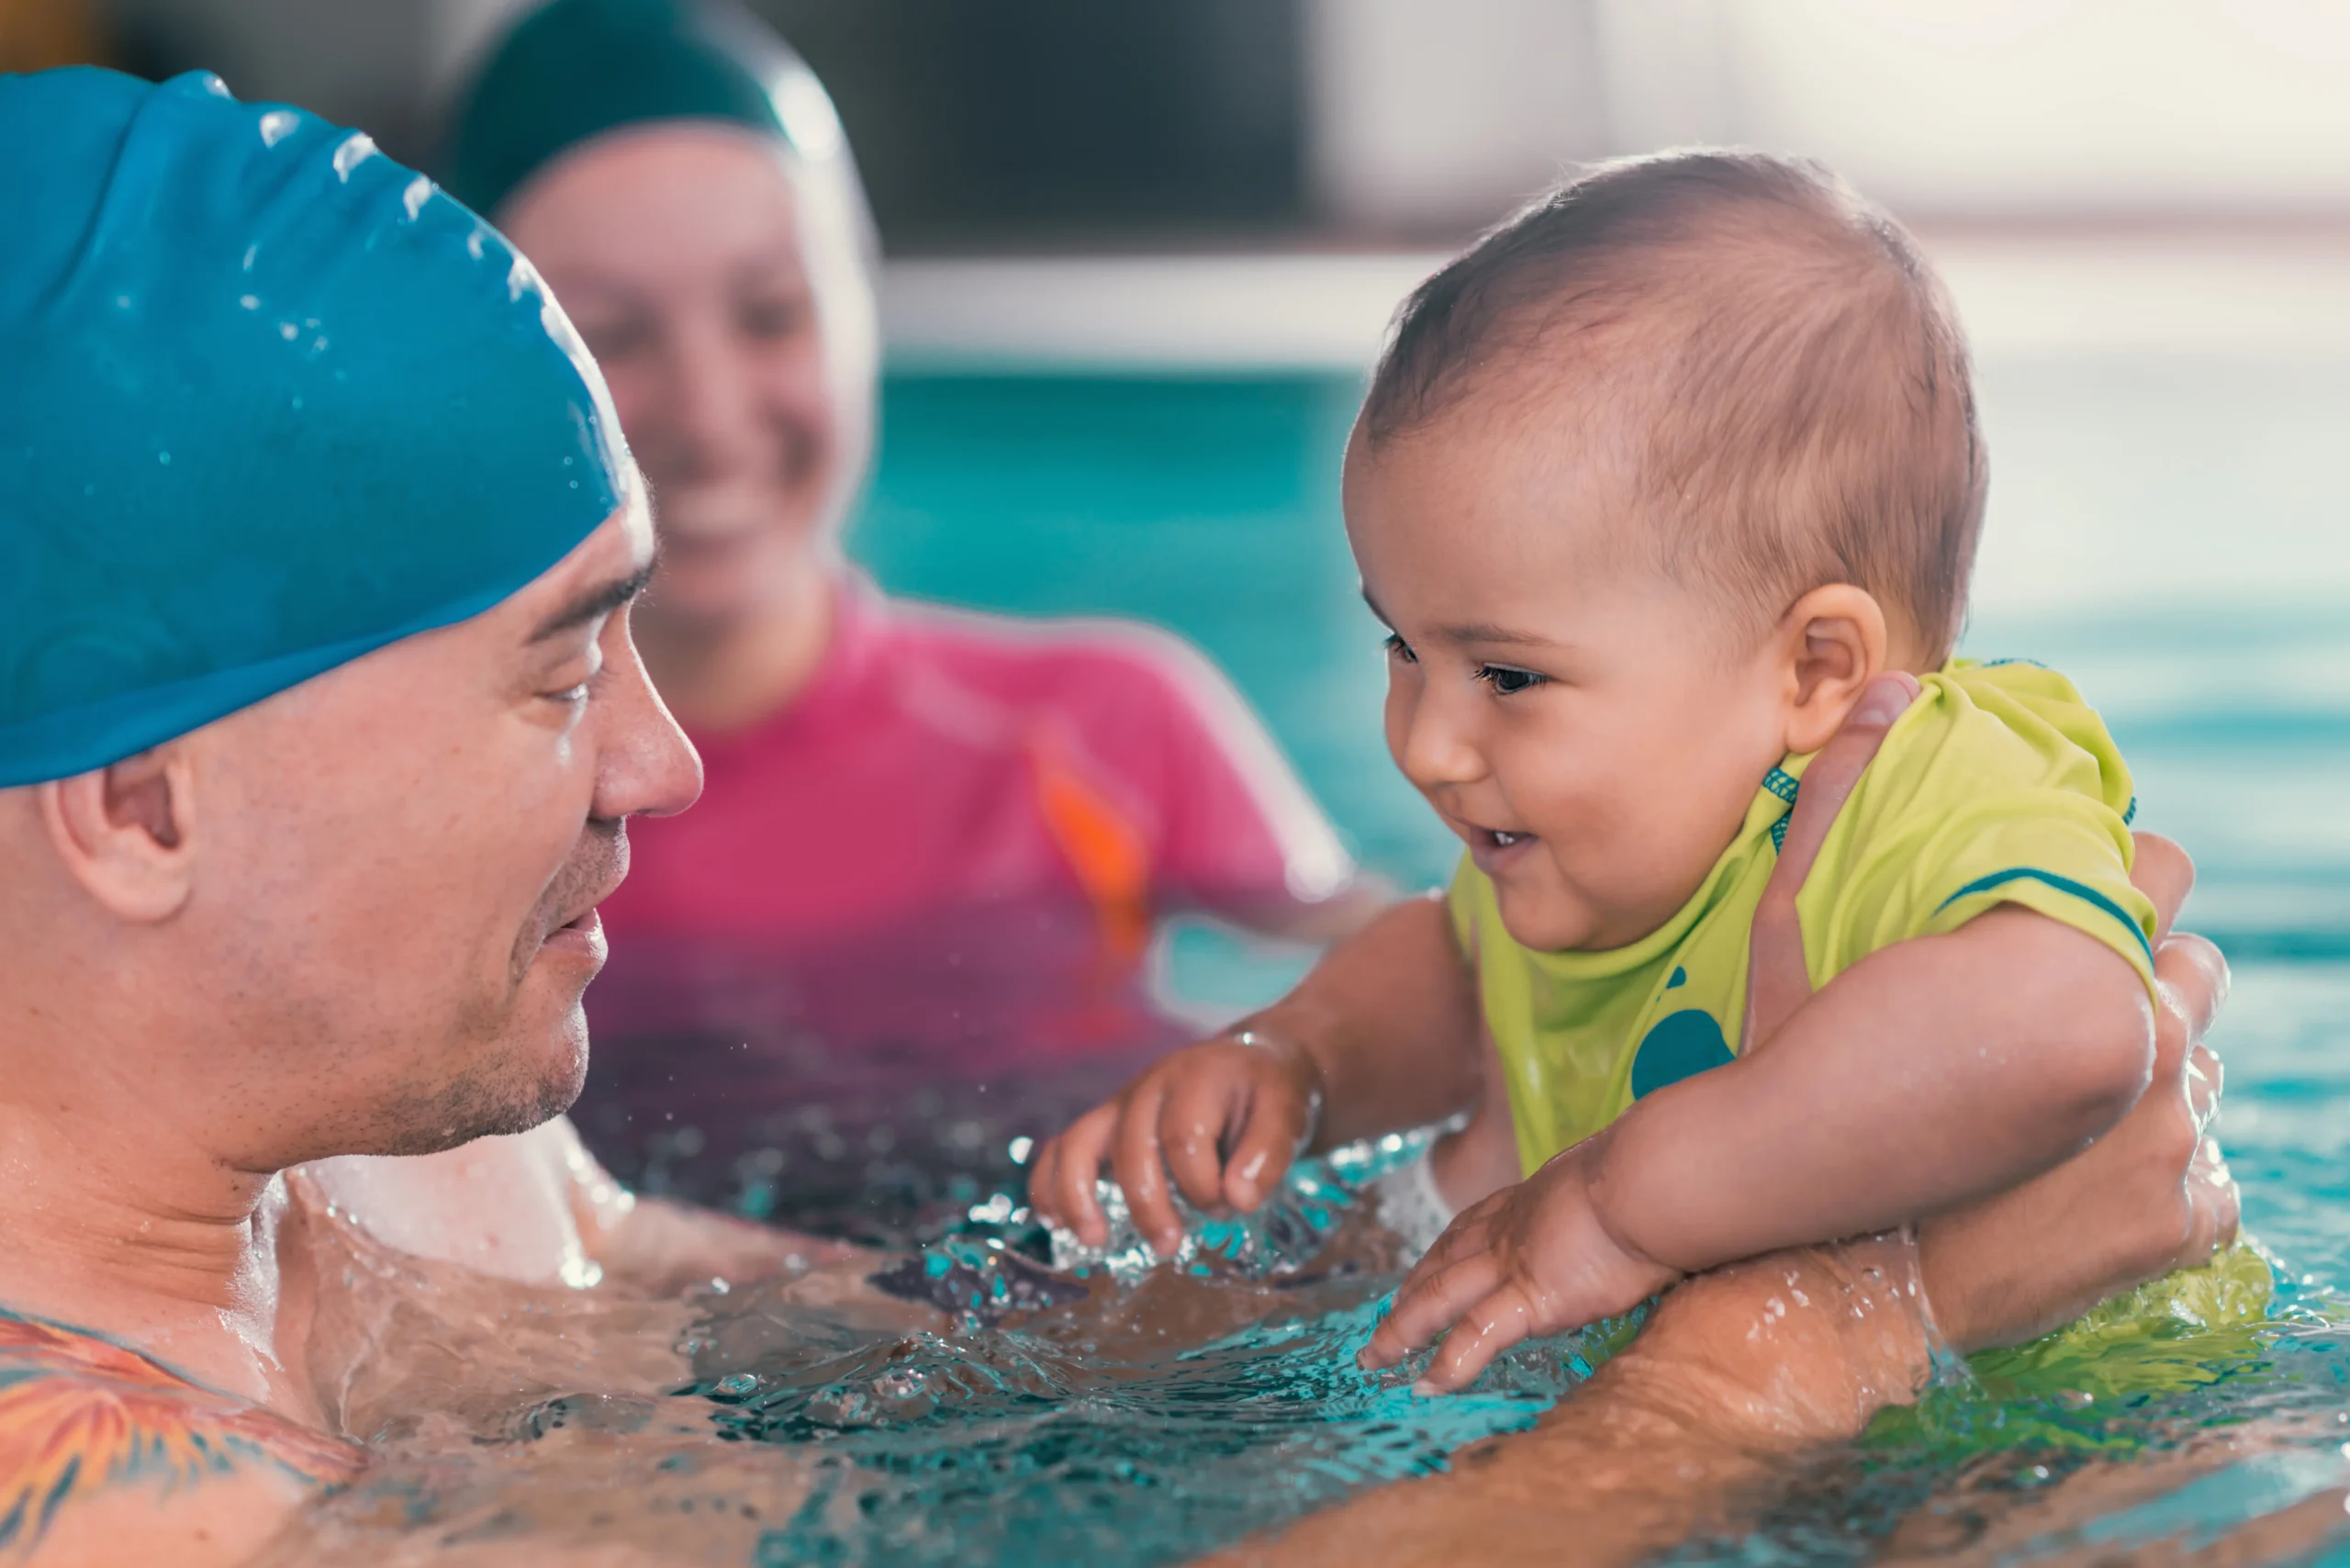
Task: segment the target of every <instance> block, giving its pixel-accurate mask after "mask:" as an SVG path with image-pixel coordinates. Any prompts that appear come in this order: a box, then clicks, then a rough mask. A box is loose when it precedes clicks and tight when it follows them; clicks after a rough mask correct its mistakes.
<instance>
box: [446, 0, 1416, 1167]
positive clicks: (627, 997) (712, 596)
mask: <svg viewBox="0 0 2350 1568" xmlns="http://www.w3.org/2000/svg"><path fill="white" fill-rule="evenodd" d="M446 183H447V185H448V186H449V189H450V190H451V192H452V193H453V195H455V196H458V197H459V198H460V199H462V200H464V201H465V202H467V203H468V204H469V205H471V206H473V207H475V209H476V210H477V211H480V212H483V213H486V214H488V215H490V216H491V217H492V218H493V219H494V220H495V221H496V222H497V223H498V225H499V226H500V227H501V228H502V229H503V230H505V232H506V233H507V234H508V235H509V237H510V238H511V239H512V240H513V241H514V242H515V244H516V246H517V247H518V248H519V249H520V250H521V251H522V252H524V253H525V254H526V255H528V256H529V257H530V258H531V260H532V263H533V264H535V265H536V266H537V267H538V268H539V270H540V271H541V272H542V273H543V274H544V276H545V278H546V280H547V281H548V283H549V284H550V285H552V286H553V287H554V292H555V294H556V295H557V297H560V298H561V299H562V301H563V303H564V305H565V308H567V309H568V311H569V312H570V315H571V317H572V319H574V321H576V324H577V326H578V328H579V330H580V333H581V335H582V336H583V337H584V338H585V339H586V340H587V342H588V345H589V347H590V348H591V349H592V350H593V351H594V353H595V354H596V357H597V360H598V361H599V363H600V364H602V366H603V368H604V372H605V375H607V376H608V377H609V379H610V383H611V387H612V394H613V398H614V399H615V401H616V403H617V405H618V409H619V413H620V417H621V426H622V428H623V429H624V430H625V431H626V432H627V434H628V439H629V441H630V442H631V443H632V446H633V448H634V450H635V453H636V455H637V457H638V460H639V461H640V462H641V463H642V465H643V469H644V472H645V474H646V476H648V477H649V478H650V480H651V481H652V485H653V488H654V496H655V511H656V514H657V517H658V521H659V527H660V531H661V543H662V564H661V568H660V576H659V578H658V580H657V582H656V584H655V588H654V590H653V592H652V594H651V595H650V596H649V597H648V599H646V600H645V602H644V603H643V606H642V607H641V609H640V610H639V611H638V637H639V641H640V644H641V645H642V647H643V653H644V657H645V661H646V664H647V665H648V666H650V668H651V670H652V673H653V676H654V679H655V684H656V685H657V686H658V687H659V689H660V690H661V692H662V694H663V696H664V697H665V698H666V700H668V702H669V704H670V706H671V707H672V708H673V709H674V710H675V711H676V713H677V717H678V718H679V719H680V720H681V721H682V722H684V724H685V726H686V728H687V730H688V733H690V734H691V735H692V736H693V739H694V742H695V744H696V745H697V746H699V748H700V751H701V754H702V757H703V760H704V763H705V765H706V767H707V768H708V786H707V788H706V790H704V793H703V795H702V798H701V801H700V803H699V805H698V806H697V807H696V808H695V809H694V810H693V811H692V812H688V813H687V814H686V815H684V816H682V817H678V818H675V819H672V820H668V821H664V822H659V823H641V824H638V826H637V827H636V828H635V830H634V837H635V859H634V866H633V869H632V873H631V875H630V878H629V880H628V883H627V885H626V886H625V887H624V888H622V889H621V891H620V893H619V894H618V895H617V896H616V897H614V898H613V899H612V900H611V901H610V902H609V903H608V904H606V906H605V918H606V920H607V921H608V922H609V923H610V929H611V933H612V959H611V963H610V967H609V968H608V969H607V970H606V971H605V974H604V977H603V979H602V980H600V982H599V984H598V985H597V986H596V987H595V988H594V990H593V991H592V992H591V993H590V996H589V1013H590V1014H591V1018H592V1021H593V1025H594V1030H595V1041H596V1046H595V1053H594V1064H595V1065H594V1069H593V1073H592V1077H591V1080H590V1084H589V1088H588V1093H587V1095H586V1097H585V1098H584V1099H583V1101H582V1103H581V1105H580V1107H579V1121H580V1124H581V1126H582V1127H583V1128H584V1129H585V1130H586V1132H587V1134H588V1137H589V1139H590V1141H591V1142H592V1143H594V1144H596V1145H597V1146H598V1152H599V1153H600V1154H602V1155H603V1156H604V1157H605V1158H606V1159H608V1160H610V1162H611V1164H612V1165H613V1167H614V1169H615V1170H619V1171H620V1172H621V1173H622V1174H623V1175H626V1176H632V1177H634V1178H636V1179H638V1180H640V1181H650V1182H652V1183H654V1184H655V1185H659V1184H661V1183H662V1182H664V1181H665V1180H666V1181H667V1182H675V1183H679V1184H682V1185H686V1186H688V1187H695V1188H699V1190H700V1191H701V1192H702V1193H704V1194H705V1195H724V1194H727V1193H733V1195H735V1196H737V1197H738V1198H746V1199H747V1201H748V1203H749V1204H750V1206H751V1207H752V1208H754V1209H755V1210H756V1209H758V1208H760V1207H762V1206H763V1199H762V1194H764V1193H772V1192H788V1193H791V1194H792V1195H793V1196H794V1198H795V1199H796V1200H798V1201H799V1202H800V1203H801V1204H803V1205H804V1204H805V1203H807V1202H808V1201H809V1200H810V1198H811V1193H834V1194H835V1195H837V1194H841V1193H847V1192H849V1191H852V1190H855V1189H858V1188H863V1187H867V1186H870V1185H872V1184H874V1183H876V1182H880V1183H882V1184H885V1185H886V1184H887V1183H888V1182H890V1180H891V1179H892V1176H893V1173H895V1172H898V1171H900V1170H902V1167H903V1162H904V1159H905V1158H906V1155H907V1153H908V1150H907V1149H906V1148H904V1147H903V1146H902V1133H901V1129H900V1127H899V1126H897V1125H895V1124H897V1123H898V1122H899V1121H900V1120H901V1115H900V1113H911V1120H910V1121H908V1122H907V1126H909V1127H913V1128H917V1129H918V1128H919V1127H923V1126H928V1127H933V1128H936V1129H943V1131H944V1132H945V1134H946V1135H947V1136H948V1137H949V1139H950V1142H951V1143H952V1144H953V1145H954V1146H956V1148H955V1150H954V1152H956V1153H957V1154H958V1156H959V1158H961V1159H962V1160H963V1161H964V1163H965V1164H966V1165H968V1161H969V1157H970V1155H971V1154H972V1153H974V1152H975V1151H977V1150H978V1149H979V1148H980V1147H981V1146H986V1147H988V1148H999V1149H1000V1148H1001V1147H1002V1139H1001V1137H998V1136H997V1135H999V1134H1000V1133H1002V1131H1003V1130H1004V1127H1003V1126H1001V1125H990V1124H996V1123H1000V1122H1001V1121H1002V1118H1000V1117H980V1118H979V1119H977V1120H974V1119H973V1118H972V1115H971V1113H972V1111H973V1110H974V1109H975V1108H979V1107H985V1106H990V1105H993V1106H1002V1105H1004V1104H1005V1103H1006V1102H1007V1100H1008V1099H1011V1098H1016V1099H1017V1100H1018V1101H1019V1102H1020V1103H1021V1104H1022V1105H1023V1107H1024V1111H1025V1113H1026V1114H1027V1115H1028V1116H1029V1117H1030V1118H1031V1119H1034V1120H1035V1122H1036V1123H1037V1130H1043V1129H1044V1128H1046V1127H1048V1126H1051V1125H1053V1117H1054V1115H1055V1114H1057V1108H1058V1107H1059V1106H1061V1105H1063V1104H1066V1105H1068V1106H1069V1107H1070V1108H1074V1107H1075V1106H1076V1105H1077V1104H1079V1103H1082V1102H1083V1099H1084V1096H1085V1094H1086V1093H1087V1092H1089V1091H1090V1090H1091V1089H1092V1088H1095V1087H1106V1086H1107V1085H1108V1084H1110V1083H1111V1082H1113V1081H1115V1079H1116V1078H1117V1075H1118V1074H1119V1073H1121V1072H1123V1071H1124V1070H1126V1067H1127V1066H1129V1065H1131V1064H1132V1063H1133V1062H1134V1061H1135V1059H1136V1057H1137V1056H1138V1055H1140V1054H1144V1053H1148V1052H1153V1051H1156V1050H1158V1049H1160V1048H1163V1047H1167V1046H1169V1045H1172V1044H1175V1043H1177V1042H1178V1041H1179V1040H1180V1039H1181V1038H1184V1037H1188V1031H1186V1030H1184V1029H1183V1028H1181V1026H1180V1025H1173V1024H1170V1023H1169V1021H1167V1020H1166V1019H1165V1018H1164V1017H1163V1016H1162V1015H1161V1014H1159V1013H1158V1011H1157V1010H1155V1009H1154V1008H1153V1007H1152V1005H1151V1003H1150V997H1149V994H1148V991H1149V987H1148V984H1147V972H1146V971H1147V966H1146V963H1145V958H1146V956H1147V948H1148V946H1149V944H1150V941H1151V936H1152V933H1153V930H1154V928H1155V926H1156V925H1157V924H1158V922H1159V921H1160V920H1161V919H1162V918H1163V917H1165V916H1167V915H1169V914H1170V913H1179V912H1183V911H1200V912H1204V913H1213V914H1215V915H1217V916H1220V917H1223V918H1225V919H1227V920H1229V921H1232V922H1234V923H1236V924H1240V925H1242V926H1244V927H1247V928H1249V929H1252V930H1256V931H1259V932H1265V933H1271V934H1278V935H1291V936H1302V937H1308V938H1322V939H1326V938H1328V937H1330V936H1333V935H1339V934H1342V933H1343V932H1345V931H1347V930H1348V929H1350V928H1351V927H1352V926H1354V925H1355V924H1360V921H1361V920H1362V919H1364V918H1366V917H1367V916H1368V914H1369V913H1371V911H1372V909H1373V908H1375V906H1376V904H1377V903H1378V902H1379V900H1378V898H1377V896H1376V895H1375V894H1373V893H1371V892H1370V891H1369V890H1367V889H1364V888H1363V887H1361V886H1360V884H1359V883H1358V882H1357V881H1356V879H1355V877H1354V872H1353V868H1352V867H1351V866H1350V864H1349V863H1348V858H1347V857H1346V854H1345V852H1344V851H1343V850H1342V849H1341V847H1340V846H1339V845H1338V842H1337V837H1336V835H1335V834H1333V833H1332V831H1331V829H1330V827H1329V826H1328V824H1327V823H1326V821H1325V820H1324V819H1323V817H1322V815H1321V813H1320V812H1319V811H1318V810H1317V809H1316V808H1315V805H1314V803H1313V802H1312V801H1311V800H1310V799H1309V798H1308V797H1307V796H1306V794H1305V792H1304V790H1303V789H1302V788H1301V787H1300V786H1299V784H1298V783H1297V781H1296V780H1295V778H1293V777H1292V774H1291V773H1290V771H1289V769H1288V768H1287V767H1285V766H1284V764H1283V763H1282V762H1281V758H1280V756H1279V755H1278V753H1277V752H1276V751H1275V749H1274V747H1273V745H1272V744H1271V742H1270V740H1269V739H1268V737H1267V736H1266V734H1264V732H1263V730H1262V728H1261V727H1260V726H1259V723H1258V722H1256V721H1255V719H1254V718H1253V717H1252V716H1251V715H1250V714H1249V713H1248V711H1247V710H1246V708H1245V707H1244V706H1243V705H1242V703H1241V701H1240V700H1239V699H1238V698H1237V695H1236V694H1235V693H1234V692H1233V691H1232V690H1231V689H1230V688H1229V687H1228V686H1227V685H1226V684H1225V682H1224V681H1223V680H1222V679H1221V678H1218V677H1217V676H1216V675H1215V674H1214V672H1213V671H1212V670H1211V669H1210V668H1209V666H1207V665H1206V663H1205V661H1203V659H1201V658H1200V657H1199V656H1198V655H1195V654H1193V653H1192V652H1191V651H1190V650H1189V649H1188V648H1186V647H1184V646H1183V645H1181V644H1179V643H1177V642H1176V641H1175V640H1174V639H1172V638H1170V637H1168V636H1165V635H1163V634H1158V633H1150V632H1147V631H1146V630H1144V629H1142V628H1140V627H1136V626H1123V625H1107V624H1092V625H1085V626H1071V625H1062V626H1038V625H1026V624H1021V623H1017V622H1012V621H1008V620H1002V619H998V618H994V617H988V616H979V615H971V614H959V613H949V612H946V611H942V610H933V609H925V608H917V607H912V606H909V605H905V604H901V603H896V602H893V601H891V600H890V599H888V598H886V597H885V596H883V595H882V594H881V593H880V592H879V591H878V590H877V588H875V587H874V586H873V585H872V584H871V583H870V582H869V581H867V580H866V579H865V578H864V577H861V576H859V575H858V574H857V573H856V572H855V571H854V570H853V569H852V568H850V567H849V566H846V565H845V562H844V560H843V557H842V554H841V552H840V546H839V536H840V532H841V528H842V524H843V521H844V519H845V514H846V512H847V510H848V509H849V507H850V505H851V504H852V502H853V501H854V499H855V498H856V495H857V493H858V491H859V489H860V487H861V485H862V482H863V479H864V476H865V474H866V470H867V463H868V460H869V458H870V454H871V449H872V423H873V413H874V403H875V386H876V377H877V361H878V345H877V330H876V323H875V307H874V297H873V278H872V268H873V262H874V249H875V247H874V242H873V239H872V233H871V227H870V219H869V218H868V217H867V211H866V207H865V202H864V197H863V194H862V191H861V190H860V188H859V186H858V184H857V180H856V171H855V167H854V165H853V163H852V162H851V160H850V157H849V154H848V150H847V148H846V146H845V143H844V141H843V139H842V135H841V129H840V124H839V121H838V119H837V118H835V117H834V113H833V109H832V106H831V103H830V102H829V100H828V99H827V98H826V96H825V95H824V92H823V89H822V87H821V86H820V85H819V84H817V82H816V80H815V78H814V77H813V76H812V75H811V73H809V72H808V70H807V69H806V67H805V66H804V65H802V64H801V63H800V62H799V61H798V60H797V59H796V58H795V57H794V56H792V55H791V54H790V53H789V51H788V50H786V49H785V48H784V47H783V46H782V45H781V43H780V42H779V41H778V40H777V39H775V38H774V37H773V36H772V35H771V34H769V33H767V32H766V31H765V29H764V28H762V27H761V26H760V25H759V24H758V23H756V22H755V20H754V19H752V18H751V17H749V16H748V15H747V14H745V13H743V12H741V11H738V10H734V9H732V8H727V9H720V8H716V7H712V6H701V5H697V4H693V3H691V0H552V3H550V4H547V5H544V6H542V7H540V8H539V9H537V10H535V11H534V12H532V13H531V14H530V15H528V16H526V17H524V18H523V20H522V21H521V22H520V25H519V26H517V27H516V28H514V29H513V30H512V31H511V32H510V33H509V35H507V37H506V38H505V39H503V41H502V42H500V43H499V44H498V46H497V47H496V49H495V50H493V51H492V53H491V55H490V58H489V60H488V62H487V65H486V66H485V67H484V68H483V70H482V71H481V73H480V74H479V75H478V77H477V78H476V81H475V83H474V84H473V86H472V89H471V91H470V92H469V93H468V94H467V95H466V97H465V99H464V102H463V103H462V104H461V105H460V106H459V108H458V113H457V117H456V119H455V122H454V130H453V140H452V144H451V150H450V157H449V160H448V171H447V179H446ZM1014 1081H1019V1082H1022V1083H1023V1085H1024V1087H1023V1090H1022V1092H1020V1093H1019V1094H1018V1095H1017V1096H1013V1095H1011V1094H1009V1092H1008V1085H1009V1084H1011V1083H1013V1082H1014ZM1038 1081H1051V1082H1053V1083H1055V1084H1057V1087H1058V1092H1057V1093H1054V1094H1052V1095H1050V1096H1049V1098H1050V1099H1051V1101H1052V1107H1051V1108H1048V1107H1046V1105H1044V1104H1042V1103H1039V1101H1038V1098H1037V1092H1036V1087H1035V1086H1036V1084H1037V1082H1038ZM916 1086H920V1087H921V1089H922V1090H923V1092H922V1093H920V1094H915V1093H914V1092H913V1091H914V1090H915V1089H916ZM958 1086H959V1089H958ZM982 1095H986V1096H989V1097H988V1098H984V1099H982V1098H980V1096H982ZM916 1101H919V1103H915V1102H916ZM950 1113H952V1114H950ZM1016 1119H1017V1118H1016V1117H1015V1120H1016ZM827 1173H829V1174H830V1175H831V1176H832V1177H833V1178H834V1180H831V1181H827V1180H826V1179H825V1177H826V1175H827ZM820 1201H821V1200H820Z"/></svg>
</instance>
